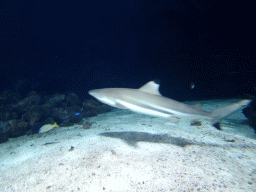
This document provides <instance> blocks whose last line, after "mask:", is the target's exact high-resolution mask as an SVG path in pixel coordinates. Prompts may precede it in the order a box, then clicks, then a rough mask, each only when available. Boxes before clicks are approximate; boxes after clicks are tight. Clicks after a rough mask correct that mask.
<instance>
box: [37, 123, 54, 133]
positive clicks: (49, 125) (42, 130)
mask: <svg viewBox="0 0 256 192" xmlns="http://www.w3.org/2000/svg"><path fill="white" fill-rule="evenodd" d="M54 127H59V126H58V125H57V123H54V124H53V125H52V124H46V125H44V126H42V127H41V128H40V129H39V132H38V133H44V132H47V131H50V130H51V129H53V128H54Z"/></svg>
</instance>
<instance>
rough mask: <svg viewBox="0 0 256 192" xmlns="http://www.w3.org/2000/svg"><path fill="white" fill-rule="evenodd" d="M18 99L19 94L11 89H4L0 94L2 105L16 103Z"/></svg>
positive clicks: (19, 98) (19, 97)
mask: <svg viewBox="0 0 256 192" xmlns="http://www.w3.org/2000/svg"><path fill="white" fill-rule="evenodd" d="M19 100H21V95H19V94H18V93H16V92H14V91H12V90H5V91H4V92H3V93H2V94H1V95H0V104H3V105H6V104H12V103H17V102H18V101H19Z"/></svg>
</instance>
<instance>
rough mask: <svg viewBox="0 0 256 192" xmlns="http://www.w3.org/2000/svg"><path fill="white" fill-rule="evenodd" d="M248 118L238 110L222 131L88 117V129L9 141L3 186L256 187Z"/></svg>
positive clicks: (3, 148)
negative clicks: (244, 122) (246, 121)
mask: <svg viewBox="0 0 256 192" xmlns="http://www.w3.org/2000/svg"><path fill="white" fill-rule="evenodd" d="M234 101H235V100H233V101H232V102H234ZM191 103H192V102H191ZM203 103H204V104H205V105H204V109H205V110H211V109H214V108H217V107H220V106H222V105H227V104H229V103H230V101H205V102H203ZM244 119H246V118H245V117H244V116H243V114H242V112H241V111H239V112H237V113H235V114H233V115H232V116H230V117H229V118H228V119H225V120H223V122H222V127H223V131H219V130H217V129H215V128H214V127H212V126H211V125H210V123H208V122H207V121H202V122H203V125H202V126H191V125H190V122H189V121H188V120H181V121H180V122H179V124H177V125H173V124H172V123H170V122H169V121H168V119H162V118H155V117H149V116H145V115H140V114H136V113H132V112H129V111H126V110H114V111H113V112H110V113H107V114H102V115H99V116H97V117H93V118H88V119H87V120H88V121H89V122H93V123H95V124H93V125H92V126H91V128H90V129H87V130H85V129H82V126H80V125H77V126H73V127H70V128H55V129H54V130H51V131H50V132H48V133H45V134H40V135H39V134H38V135H31V136H23V137H19V138H14V139H10V140H9V141H8V142H6V143H2V144H0V163H1V164H0V167H1V169H0V173H1V174H0V191H33V192H35V191H93V192H94V191H183V190H184V191H256V179H255V178H256V155H255V149H256V140H255V138H256V136H255V134H254V130H253V129H252V128H250V127H249V126H248V125H245V124H242V123H241V121H242V120H244ZM100 134H102V135H100ZM48 142H57V143H55V144H49V145H43V144H45V143H48ZM71 146H73V147H74V149H73V150H70V149H71Z"/></svg>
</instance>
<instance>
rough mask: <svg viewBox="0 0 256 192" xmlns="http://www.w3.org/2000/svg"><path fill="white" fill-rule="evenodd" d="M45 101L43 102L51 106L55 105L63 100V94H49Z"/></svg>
mask: <svg viewBox="0 0 256 192" xmlns="http://www.w3.org/2000/svg"><path fill="white" fill-rule="evenodd" d="M46 99H47V101H46V102H45V104H49V105H50V106H51V107H56V106H58V104H60V103H61V102H62V101H64V99H65V95H63V94H55V95H52V96H50V97H49V98H47V97H46Z"/></svg>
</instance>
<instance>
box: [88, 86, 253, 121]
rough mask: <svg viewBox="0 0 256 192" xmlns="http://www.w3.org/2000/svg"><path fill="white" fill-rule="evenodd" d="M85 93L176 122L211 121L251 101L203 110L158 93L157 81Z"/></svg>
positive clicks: (227, 114)
mask: <svg viewBox="0 0 256 192" xmlns="http://www.w3.org/2000/svg"><path fill="white" fill-rule="evenodd" d="M89 94H90V95H92V96H93V97H95V98H96V99H98V100H99V101H101V102H102V103H105V104H108V105H110V106H113V107H117V108H120V109H129V110H131V111H134V112H138V113H142V114H146V115H153V116H159V117H165V118H169V119H171V120H173V121H177V120H178V119H179V118H182V117H185V118H192V119H197V120H198V119H209V120H210V121H211V123H212V124H215V123H217V122H219V121H220V120H221V119H223V118H225V117H227V116H229V115H231V114H232V113H234V112H235V111H237V110H238V109H240V108H242V107H245V106H247V105H248V104H249V103H250V102H251V100H241V101H239V102H236V103H233V104H231V105H228V106H225V107H221V108H218V109H216V110H213V111H204V110H203V109H202V108H201V105H200V104H197V105H187V104H184V103H181V102H178V101H175V100H172V99H169V98H167V97H163V96H162V95H161V94H160V93H159V84H158V83H157V82H156V81H150V82H148V83H146V84H145V85H143V86H142V87H141V88H139V89H128V88H106V89H94V90H91V91H89Z"/></svg>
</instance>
